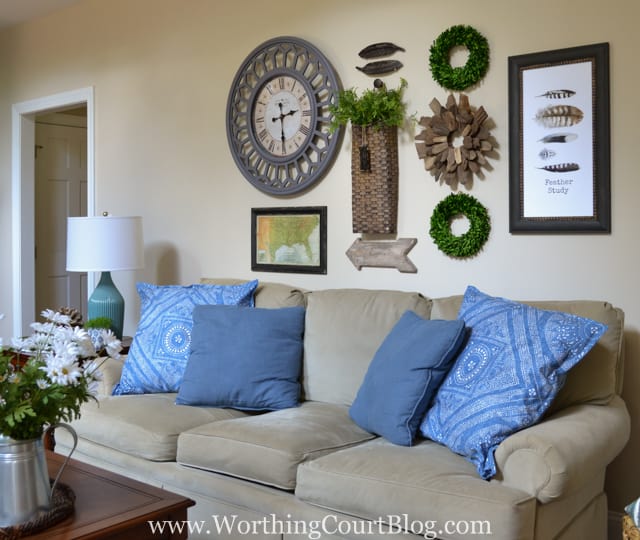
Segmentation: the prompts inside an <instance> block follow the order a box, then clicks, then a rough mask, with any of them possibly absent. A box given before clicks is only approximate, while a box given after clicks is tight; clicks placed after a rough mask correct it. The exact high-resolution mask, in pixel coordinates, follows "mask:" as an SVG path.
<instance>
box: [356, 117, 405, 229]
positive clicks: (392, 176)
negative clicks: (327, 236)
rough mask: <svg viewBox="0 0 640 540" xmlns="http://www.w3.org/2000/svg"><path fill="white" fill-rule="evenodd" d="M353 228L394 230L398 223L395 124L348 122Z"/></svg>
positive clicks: (396, 139) (396, 137) (396, 130)
mask: <svg viewBox="0 0 640 540" xmlns="http://www.w3.org/2000/svg"><path fill="white" fill-rule="evenodd" d="M351 129H352V132H351V133H352V137H351V141H352V142H351V184H352V191H351V207H352V216H353V232H354V233H368V234H395V233H396V232H397V224H398V128H397V127H396V126H381V127H378V126H376V127H374V126H357V125H354V126H352V128H351Z"/></svg>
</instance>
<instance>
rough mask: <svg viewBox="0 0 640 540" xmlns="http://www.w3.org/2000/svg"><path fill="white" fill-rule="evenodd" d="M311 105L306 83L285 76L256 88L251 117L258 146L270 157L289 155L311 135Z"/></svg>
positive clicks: (296, 150)
mask: <svg viewBox="0 0 640 540" xmlns="http://www.w3.org/2000/svg"><path fill="white" fill-rule="evenodd" d="M313 109H314V105H312V103H311V98H310V96H309V94H308V90H307V88H306V85H305V84H303V83H302V82H301V81H300V80H298V79H297V78H295V77H291V76H289V75H281V76H278V77H275V78H273V79H271V80H270V81H267V82H266V83H265V84H264V85H263V86H262V87H261V88H260V90H259V91H258V96H257V98H256V101H255V104H254V109H253V114H252V120H253V129H254V133H256V134H257V140H258V142H259V143H260V144H261V145H262V148H263V149H265V150H266V151H267V152H269V153H271V154H272V155H273V156H285V157H289V156H292V155H294V154H296V153H297V152H298V151H299V150H300V149H301V148H304V147H305V146H306V143H307V141H308V140H309V139H310V137H311V125H312V120H313V117H314V110H313Z"/></svg>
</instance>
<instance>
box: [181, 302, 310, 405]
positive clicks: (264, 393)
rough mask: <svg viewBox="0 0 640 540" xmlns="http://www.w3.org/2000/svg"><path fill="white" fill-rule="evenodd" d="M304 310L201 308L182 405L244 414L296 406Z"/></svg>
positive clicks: (196, 316) (197, 312)
mask: <svg viewBox="0 0 640 540" xmlns="http://www.w3.org/2000/svg"><path fill="white" fill-rule="evenodd" d="M304 314H305V312H304V308H303V307H288V308H279V309H266V308H243V307H227V306H197V307H196V308H195V309H194V310H193V337H192V341H191V354H190V356H189V362H188V363H187V369H186V370H185V374H184V379H183V381H182V385H181V387H180V392H179V393H178V397H177V399H176V403H178V404H180V405H205V406H211V407H229V408H234V409H243V410H257V411H264V410H278V409H286V408H289V407H296V406H297V405H298V402H299V399H300V374H301V370H302V338H303V334H304Z"/></svg>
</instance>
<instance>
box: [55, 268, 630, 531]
mask: <svg viewBox="0 0 640 540" xmlns="http://www.w3.org/2000/svg"><path fill="white" fill-rule="evenodd" d="M204 282H208V280H204ZM225 282H227V281H220V280H218V281H216V283H225ZM461 299H462V297H461V296H457V297H448V298H435V299H427V298H424V297H423V296H421V295H420V294H417V293H409V292H399V291H372V290H358V289H344V290H324V291H306V292H301V291H299V290H296V289H295V288H293V287H289V286H286V285H282V284H273V283H264V284H260V286H259V288H258V290H257V293H256V305H257V306H258V307H271V308H275V307H284V306H294V305H304V306H306V320H305V324H306V327H305V335H304V360H303V381H302V383H303V391H304V402H303V403H302V404H301V406H299V407H296V408H292V409H285V410H280V411H274V412H268V413H262V414H256V413H247V412H241V411H237V410H232V409H217V408H207V407H190V406H181V405H176V404H175V403H174V400H175V397H176V395H175V394H153V395H128V396H110V395H109V393H110V391H111V388H112V387H113V385H114V384H115V383H116V382H117V381H118V380H119V373H120V369H121V366H122V365H121V363H120V362H117V361H110V362H109V363H108V364H107V365H105V381H104V388H103V389H102V393H103V395H102V396H101V397H100V401H99V404H94V403H91V404H87V405H85V406H84V407H83V413H82V417H81V419H80V420H77V421H75V422H74V423H73V425H74V426H75V429H76V430H77V432H78V435H79V444H78V448H77V451H76V453H75V457H76V458H77V459H79V460H82V461H86V462H89V463H92V464H95V465H98V466H100V467H103V468H106V469H109V470H112V471H116V472H119V473H121V474H124V475H127V476H130V477H133V478H137V479H140V480H143V481H146V482H148V483H152V484H155V485H158V486H161V487H164V488H166V489H168V490H171V491H174V492H179V493H182V494H185V495H187V496H189V497H191V498H192V499H194V500H195V501H196V503H197V504H196V506H195V507H193V508H192V509H191V510H190V512H191V513H190V519H191V520H192V523H191V526H192V529H194V530H192V534H191V535H190V537H193V538H195V537H202V538H212V537H221V538H242V537H245V536H246V537H249V538H282V539H287V540H293V539H303V538H306V539H314V538H316V539H318V538H323V537H327V536H329V535H330V533H334V534H333V536H332V537H333V538H345V539H346V538H350V539H356V538H362V537H363V535H365V534H366V536H364V537H366V538H385V539H386V538H388V537H389V536H390V534H389V533H390V532H393V533H398V532H399V531H400V530H402V533H401V534H398V535H399V536H404V535H406V536H413V537H415V536H419V537H424V538H434V537H436V536H437V537H438V538H443V539H445V538H446V539H449V538H469V536H470V535H472V534H473V536H474V537H485V536H487V537H491V538H499V539H505V540H515V539H534V538H535V539H540V540H548V539H551V538H558V539H580V540H584V539H589V538H593V539H602V538H605V537H606V526H607V525H606V520H607V499H606V495H605V493H604V479H605V473H606V467H607V465H608V464H609V463H610V462H611V461H612V460H613V459H614V458H615V456H616V455H617V454H618V453H619V452H620V451H621V450H622V449H623V447H624V446H625V444H626V442H627V439H628V437H629V429H630V425H629V415H628V413H627V410H626V407H625V404H624V403H623V401H622V399H621V398H620V391H621V386H622V368H623V358H622V351H623V343H622V342H623V323H624V320H623V312H622V311H621V310H619V309H617V308H614V307H612V306H611V305H610V304H608V303H606V302H595V301H575V302H535V303H533V304H535V305H537V306H538V307H543V308H547V309H556V310H560V311H565V312H571V313H575V314H578V315H582V316H585V317H589V318H592V319H595V320H598V321H600V322H603V323H605V324H607V325H608V331H607V332H606V334H605V335H604V336H603V337H602V338H601V339H600V341H599V342H598V343H597V345H596V346H595V347H594V349H592V350H591V352H589V353H588V355H587V356H586V357H585V358H584V359H583V360H582V361H581V362H580V363H579V364H578V366H576V367H575V368H574V369H573V370H572V371H571V372H570V374H569V377H568V380H567V383H566V384H565V386H564V387H563V389H562V390H561V393H560V394H559V395H558V397H557V398H556V400H555V401H554V403H553V405H552V408H551V410H550V411H549V412H548V414H547V415H546V417H545V418H544V419H543V421H541V422H539V423H538V424H537V425H535V426H533V427H530V428H527V429H524V430H522V431H520V432H518V433H516V434H514V435H512V436H510V437H509V438H508V439H506V440H505V441H504V442H503V443H502V444H501V445H500V447H499V448H498V450H497V451H496V454H495V458H496V463H497V467H498V474H497V476H496V477H494V478H493V479H491V480H490V481H485V480H482V479H481V478H480V477H479V476H478V474H477V472H476V470H475V467H474V466H473V465H472V464H471V463H469V462H468V461H467V460H465V459H464V458H463V457H461V456H459V455H457V454H454V453H452V452H451V451H450V450H449V449H448V448H446V447H445V446H442V445H439V444H437V443H435V442H433V441H430V440H426V439H419V440H418V442H417V444H415V445H414V446H411V447H404V446H397V445H394V444H392V443H390V442H388V441H386V440H385V439H383V438H380V437H374V436H373V435H371V434H369V433H367V432H365V431H363V430H362V429H360V428H359V427H358V426H357V425H356V424H355V423H353V422H352V421H351V419H350V418H349V414H348V409H349V405H350V404H351V402H352V401H353V400H354V397H355V395H356V393H357V391H358V388H359V386H360V384H361V382H362V379H363V376H364V374H365V372H366V369H367V366H368V363H369V362H370V360H371V358H372V357H373V355H374V353H375V351H376V350H377V348H378V346H379V345H380V343H381V342H382V340H383V339H384V337H385V336H386V335H387V333H388V332H389V330H390V329H391V328H392V326H393V325H394V324H395V322H396V321H397V320H398V319H399V318H400V316H401V315H402V314H403V313H404V312H405V311H406V310H407V309H411V310H413V311H415V312H417V313H418V314H420V315H422V316H423V317H426V318H428V317H431V318H433V319H436V318H440V319H454V318H455V317H456V315H457V311H458V307H459V305H460V302H461ZM56 437H57V447H56V450H57V451H60V452H61V453H65V452H67V450H68V447H69V444H70V440H69V439H68V438H67V436H66V435H65V433H63V432H62V433H59V434H56ZM198 528H200V529H201V530H200V533H199V534H198V532H197V531H196V530H195V529H198ZM489 533H490V534H489ZM394 537H395V535H394Z"/></svg>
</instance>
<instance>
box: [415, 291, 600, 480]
mask: <svg viewBox="0 0 640 540" xmlns="http://www.w3.org/2000/svg"><path fill="white" fill-rule="evenodd" d="M458 318H459V319H462V320H463V321H464V323H465V325H466V327H467V328H468V329H470V336H469V339H468V341H467V343H466V345H465V346H464V348H463V350H462V352H461V353H460V354H459V356H458V358H457V360H456V363H455V364H454V366H453V368H452V369H451V371H450V372H449V374H448V375H447V377H446V379H445V381H444V383H443V384H442V386H441V387H440V389H439V390H438V393H437V395H436V398H435V401H434V405H433V407H431V409H429V411H427V414H426V416H425V419H424V421H423V423H422V425H421V427H420V431H421V433H422V434H423V435H424V436H425V437H427V438H429V439H432V440H434V441H436V442H439V443H442V444H444V445H446V446H448V447H449V448H450V449H451V450H452V451H454V452H456V453H458V454H460V455H463V456H465V457H466V458H467V459H468V460H469V461H471V463H473V464H474V465H475V466H476V468H477V470H478V473H479V474H480V476H481V477H482V478H484V479H489V478H491V477H492V476H494V475H495V474H496V465H495V461H494V455H493V454H494V451H495V449H496V448H497V447H498V445H499V444H500V443H501V442H502V441H503V440H504V439H506V438H507V437H508V436H509V435H511V434H512V433H515V432H516V431H519V430H521V429H524V428H526V427H528V426H530V425H533V424H534V423H536V422H537V421H538V420H539V419H540V418H541V416H542V415H543V414H544V412H545V411H546V410H547V409H548V407H549V405H550V404H551V402H552V401H553V399H554V398H555V396H556V395H557V394H558V391H559V390H560V388H561V387H562V385H563V384H564V381H565V379H566V374H567V372H568V371H569V370H570V369H571V368H572V367H573V366H575V365H576V364H577V363H578V362H579V361H580V360H581V359H582V358H583V357H584V356H585V355H586V354H587V352H589V350H590V349H591V348H592V347H593V346H594V345H595V343H596V342H597V341H598V340H599V339H600V337H601V336H602V334H604V332H605V331H606V329H607V326H606V325H604V324H601V323H599V322H596V321H592V320H590V319H585V318H583V317H578V316H577V315H570V314H568V313H561V312H558V311H547V310H541V309H537V308H534V307H530V306H526V305H524V304H521V303H518V302H513V301H511V300H506V299H504V298H494V297H491V296H488V295H486V294H484V293H482V292H480V291H479V290H478V289H476V288H475V287H468V288H467V290H466V292H465V295H464V299H463V301H462V305H461V307H460V312H459V314H458Z"/></svg>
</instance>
